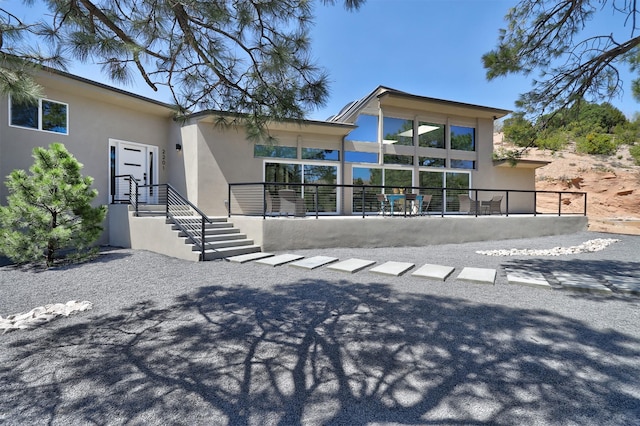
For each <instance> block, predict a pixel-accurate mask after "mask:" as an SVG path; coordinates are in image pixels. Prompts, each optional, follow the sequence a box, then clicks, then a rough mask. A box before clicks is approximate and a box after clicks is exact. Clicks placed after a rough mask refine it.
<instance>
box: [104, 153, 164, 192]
mask: <svg viewBox="0 0 640 426" xmlns="http://www.w3.org/2000/svg"><path fill="white" fill-rule="evenodd" d="M109 146H110V150H111V156H112V157H113V156H115V158H112V161H111V168H112V170H111V172H112V174H113V176H123V175H124V176H126V177H117V178H115V179H112V182H111V184H112V185H113V184H114V181H115V196H116V199H117V200H128V199H129V191H130V190H134V189H133V188H134V185H130V182H129V181H130V178H129V176H132V177H133V178H134V179H135V181H136V182H137V184H138V202H139V203H154V202H157V193H158V191H157V188H154V187H151V186H148V185H154V184H157V183H158V177H157V175H158V173H157V161H156V159H157V157H158V147H156V146H152V145H143V144H139V143H133V142H126V141H118V140H110V141H109Z"/></svg>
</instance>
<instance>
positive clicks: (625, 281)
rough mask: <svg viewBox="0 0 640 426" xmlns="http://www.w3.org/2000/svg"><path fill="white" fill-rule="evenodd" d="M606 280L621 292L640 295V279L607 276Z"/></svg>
mask: <svg viewBox="0 0 640 426" xmlns="http://www.w3.org/2000/svg"><path fill="white" fill-rule="evenodd" d="M604 279H605V280H607V281H608V282H609V284H611V286H612V287H613V288H614V289H616V290H618V291H619V292H622V293H630V294H640V278H636V277H627V276H624V275H605V276H604Z"/></svg>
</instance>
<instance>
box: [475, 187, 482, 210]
mask: <svg viewBox="0 0 640 426" xmlns="http://www.w3.org/2000/svg"><path fill="white" fill-rule="evenodd" d="M475 199H476V200H475V201H474V203H476V208H475V209H474V210H475V212H476V217H478V208H480V207H481V205H482V203H481V202H480V199H479V198H478V188H476V196H475Z"/></svg>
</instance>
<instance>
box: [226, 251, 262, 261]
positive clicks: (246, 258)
mask: <svg viewBox="0 0 640 426" xmlns="http://www.w3.org/2000/svg"><path fill="white" fill-rule="evenodd" d="M271 256H273V254H271V253H264V252H261V251H259V252H257V253H248V254H239V255H238V256H231V257H228V258H227V260H229V261H230V262H235V263H246V262H251V261H252V260H258V259H264V258H265V257H271Z"/></svg>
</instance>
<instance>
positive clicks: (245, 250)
mask: <svg viewBox="0 0 640 426" xmlns="http://www.w3.org/2000/svg"><path fill="white" fill-rule="evenodd" d="M259 251H260V246H256V245H249V246H240V247H225V248H220V249H216V250H205V252H204V259H201V260H214V259H222V258H226V257H231V256H240V255H242V254H249V253H257V252H259Z"/></svg>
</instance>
